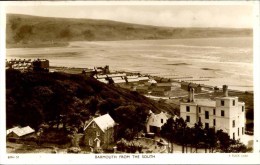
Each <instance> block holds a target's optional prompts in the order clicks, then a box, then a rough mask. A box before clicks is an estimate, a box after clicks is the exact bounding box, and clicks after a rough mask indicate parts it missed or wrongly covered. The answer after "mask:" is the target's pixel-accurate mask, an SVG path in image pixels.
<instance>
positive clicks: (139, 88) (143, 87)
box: [136, 86, 148, 90]
mask: <svg viewBox="0 0 260 165" xmlns="http://www.w3.org/2000/svg"><path fill="white" fill-rule="evenodd" d="M142 89H144V90H148V87H147V86H137V87H136V90H142Z"/></svg>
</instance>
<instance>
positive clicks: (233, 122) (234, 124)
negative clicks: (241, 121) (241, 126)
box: [232, 120, 236, 128]
mask: <svg viewBox="0 0 260 165" xmlns="http://www.w3.org/2000/svg"><path fill="white" fill-rule="evenodd" d="M232 126H233V128H234V127H235V126H236V122H235V120H233V121H232Z"/></svg>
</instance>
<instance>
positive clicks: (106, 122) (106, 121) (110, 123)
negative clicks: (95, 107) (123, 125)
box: [84, 114, 116, 132]
mask: <svg viewBox="0 0 260 165" xmlns="http://www.w3.org/2000/svg"><path fill="white" fill-rule="evenodd" d="M93 122H95V123H96V124H97V125H98V127H99V128H100V129H101V130H102V131H103V132H105V130H107V129H108V128H111V127H114V126H115V125H116V122H115V121H114V120H113V119H112V117H111V116H110V115H109V114H106V115H102V116H99V117H97V118H94V119H93V120H92V121H91V122H90V123H88V125H87V126H86V127H84V130H86V129H87V128H88V126H89V125H91V123H93Z"/></svg>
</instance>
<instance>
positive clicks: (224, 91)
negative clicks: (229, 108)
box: [222, 85, 228, 97]
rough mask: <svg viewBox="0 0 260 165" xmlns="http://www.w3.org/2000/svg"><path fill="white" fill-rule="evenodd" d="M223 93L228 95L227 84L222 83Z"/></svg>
mask: <svg viewBox="0 0 260 165" xmlns="http://www.w3.org/2000/svg"><path fill="white" fill-rule="evenodd" d="M222 89H223V94H224V96H225V97H228V86H227V85H223V88H222Z"/></svg>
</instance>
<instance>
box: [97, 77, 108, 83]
mask: <svg viewBox="0 0 260 165" xmlns="http://www.w3.org/2000/svg"><path fill="white" fill-rule="evenodd" d="M97 80H98V81H100V82H102V83H105V84H108V81H107V80H106V79H104V78H100V79H97Z"/></svg>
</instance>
